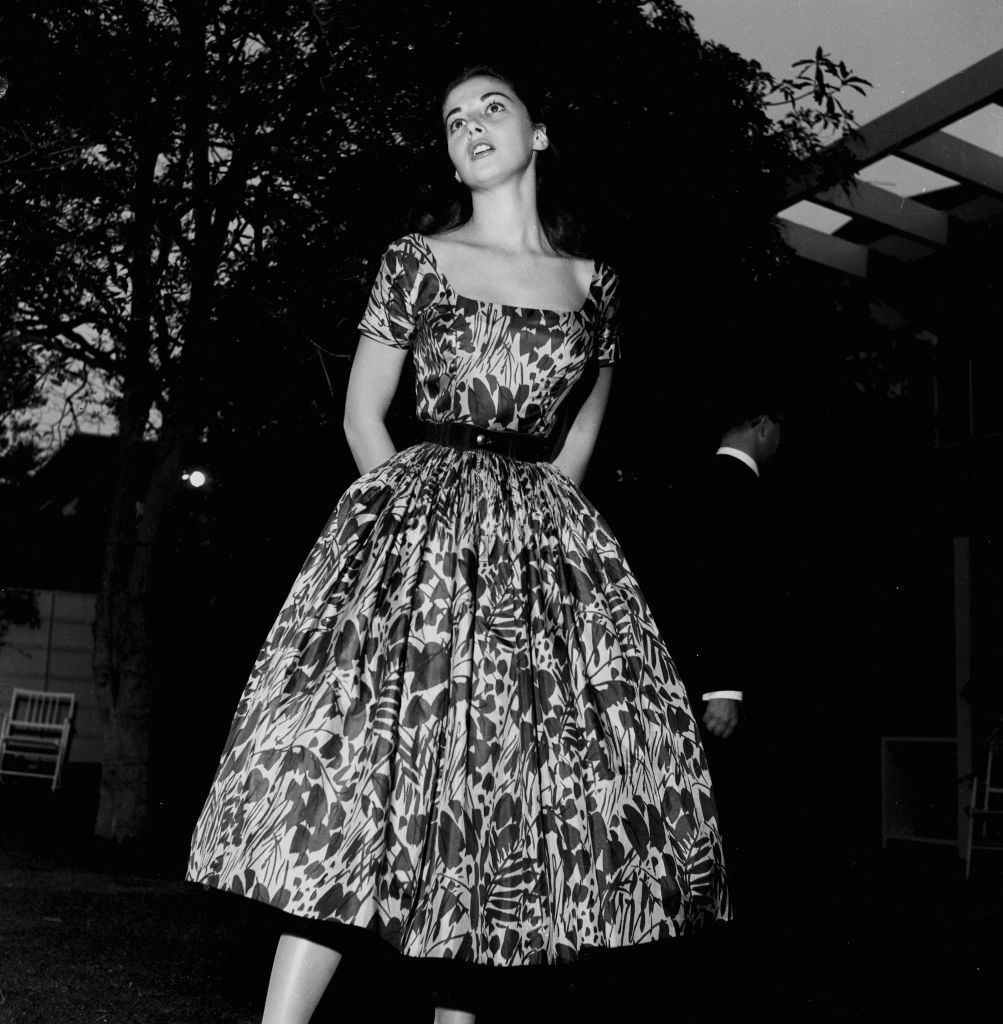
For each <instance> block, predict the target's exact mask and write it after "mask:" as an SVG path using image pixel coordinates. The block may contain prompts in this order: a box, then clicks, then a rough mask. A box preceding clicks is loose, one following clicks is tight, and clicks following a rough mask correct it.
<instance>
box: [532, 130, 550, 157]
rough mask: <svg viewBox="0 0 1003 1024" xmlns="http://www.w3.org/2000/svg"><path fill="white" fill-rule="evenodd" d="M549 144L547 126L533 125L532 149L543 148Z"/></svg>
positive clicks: (538, 149)
mask: <svg viewBox="0 0 1003 1024" xmlns="http://www.w3.org/2000/svg"><path fill="white" fill-rule="evenodd" d="M549 145H550V139H548V138H547V126H546V125H545V124H535V125H533V149H534V150H536V151H540V150H544V149H546V148H547V147H548V146H549Z"/></svg>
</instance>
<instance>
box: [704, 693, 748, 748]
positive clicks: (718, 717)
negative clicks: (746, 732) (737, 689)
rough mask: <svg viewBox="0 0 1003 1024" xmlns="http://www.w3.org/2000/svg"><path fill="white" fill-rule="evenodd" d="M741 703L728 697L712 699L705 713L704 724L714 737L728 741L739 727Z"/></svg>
mask: <svg viewBox="0 0 1003 1024" xmlns="http://www.w3.org/2000/svg"><path fill="white" fill-rule="evenodd" d="M739 703H740V702H739V701H737V700H730V699H729V698H727V697H712V698H711V699H710V700H709V701H707V709H706V710H705V711H704V713H703V724H704V725H706V726H707V731H708V732H710V733H711V735H713V736H720V737H721V739H723V740H726V739H727V738H728V737H729V736H730V735H731V734H732V733H733V732H734V731H735V726H736V725H738V705H739Z"/></svg>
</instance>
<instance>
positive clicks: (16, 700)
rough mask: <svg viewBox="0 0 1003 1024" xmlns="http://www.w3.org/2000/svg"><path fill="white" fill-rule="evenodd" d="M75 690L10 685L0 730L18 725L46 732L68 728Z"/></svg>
mask: <svg viewBox="0 0 1003 1024" xmlns="http://www.w3.org/2000/svg"><path fill="white" fill-rule="evenodd" d="M76 702H77V698H76V694H73V693H48V692H45V691H42V690H22V689H19V688H16V687H15V689H14V692H13V693H12V694H11V697H10V713H9V714H8V715H7V718H6V720H5V722H4V731H5V732H10V731H11V730H14V729H17V728H22V729H28V730H36V729H37V730H38V731H39V732H49V731H51V730H54V729H64V728H68V727H69V724H70V720H71V719H72V718H73V711H74V709H75V707H76Z"/></svg>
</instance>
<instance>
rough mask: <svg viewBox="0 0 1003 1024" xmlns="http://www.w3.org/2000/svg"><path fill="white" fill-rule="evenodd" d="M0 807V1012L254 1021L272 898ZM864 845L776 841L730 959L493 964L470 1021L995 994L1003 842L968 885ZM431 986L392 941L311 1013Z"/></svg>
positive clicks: (913, 853) (665, 1017) (679, 1015)
mask: <svg viewBox="0 0 1003 1024" xmlns="http://www.w3.org/2000/svg"><path fill="white" fill-rule="evenodd" d="M0 814H2V817H0V828H2V831H0V1024H50V1022H51V1024H209V1022H212V1024H256V1022H257V1021H259V1020H260V1005H261V999H262V995H263V993H264V988H265V985H266V982H267V977H268V969H269V961H270V957H271V951H272V948H273V945H274V941H275V934H276V932H275V922H274V921H273V920H272V919H271V917H270V916H269V914H268V913H267V912H265V911H263V910H262V909H261V908H259V907H258V906H256V905H254V904H251V903H250V902H248V901H245V900H241V899H238V898H233V897H228V896H221V895H218V894H211V893H205V892H203V891H201V890H200V889H198V888H196V887H194V886H190V885H188V884H186V883H184V882H183V881H181V880H180V876H181V874H182V870H183V864H182V863H181V862H180V861H179V860H178V859H177V856H176V854H175V853H168V854H167V855H166V856H158V855H157V854H156V853H155V852H154V853H151V851H150V850H145V851H139V852H136V851H129V850H122V849H118V850H116V849H113V848H110V847H107V846H103V845H102V844H100V843H97V842H96V841H94V840H90V839H84V838H81V837H80V836H72V835H67V834H65V830H64V829H61V828H60V827H59V825H58V824H57V823H53V822H51V821H44V820H39V819H38V818H37V815H36V817H35V818H32V815H31V813H30V812H26V811H25V808H24V797H23V794H21V793H19V794H17V798H16V799H12V798H11V795H10V792H9V791H8V792H3V787H0ZM872 853H873V855H872V856H867V857H865V858H864V859H862V860H858V861H856V862H852V863H851V862H848V861H846V860H845V859H844V858H843V857H842V856H834V855H833V854H832V852H831V851H828V852H826V851H823V850H822V849H821V848H816V849H814V850H813V849H811V848H807V847H805V848H802V849H801V850H800V851H797V850H790V851H788V852H787V853H786V854H785V855H784V856H783V857H782V858H780V859H778V862H777V873H776V875H775V877H774V878H773V879H772V880H771V883H770V888H769V890H767V889H766V888H765V887H764V888H763V896H764V899H763V901H762V902H761V903H760V904H759V905H758V906H757V907H756V908H754V909H753V910H751V911H750V912H749V913H747V914H746V920H745V925H744V938H742V936H741V933H736V934H738V935H739V937H740V938H742V944H741V948H740V954H741V955H740V957H738V958H734V957H729V953H728V947H727V946H726V945H721V944H720V943H718V944H714V943H713V942H712V943H709V944H706V945H701V946H698V947H694V948H695V950H696V956H686V957H681V956H679V955H677V953H678V950H677V949H675V948H673V947H671V946H663V947H658V946H656V947H648V948H646V949H644V950H642V951H640V952H639V953H638V954H637V955H634V954H633V953H632V954H628V955H627V956H619V955H616V956H609V957H606V958H602V957H599V958H597V959H596V960H594V961H593V962H591V963H589V964H585V965H582V967H581V968H575V969H566V968H544V969H528V971H529V972H530V973H523V972H513V973H510V972H504V973H505V976H504V978H503V977H502V976H501V975H500V974H499V975H497V976H496V975H495V974H492V973H489V974H488V977H487V982H486V983H485V986H484V987H483V988H482V989H481V993H482V995H483V996H484V1006H483V1012H482V1014H481V1016H480V1017H479V1018H478V1024H496V1022H501V1021H512V1020H515V1021H517V1022H518V1024H532V1022H533V1021H541V1022H542V1021H548V1020H553V1021H561V1022H563V1021H565V1020H575V1021H589V1020H595V1021H597V1022H600V1021H602V1022H603V1024H606V1022H608V1021H617V1022H618V1021H620V1020H624V1021H627V1020H645V1021H665V1022H670V1021H671V1022H672V1024H679V1022H685V1021H690V1020H699V1021H700V1022H702V1024H703V1022H707V1021H716V1020H722V1021H723V1020H727V1021H731V1022H733V1021H734V1020H735V1019H736V1016H739V1017H749V1016H752V1015H755V1016H760V1015H762V1016H764V1017H765V1019H768V1020H771V1021H775V1022H776V1021H780V1022H787V1021H791V1022H800V1021H895V1022H897V1021H902V1020H912V1021H925V1020H930V1021H934V1020H936V1021H954V1020H964V1019H968V1017H969V1016H971V1015H974V1014H977V1013H978V1011H979V1009H980V1008H982V1007H986V1006H992V1005H997V1006H998V1005H1000V1002H1001V998H1003V988H1001V980H1000V974H1001V972H1000V970H999V964H1000V962H1001V960H1000V953H1001V952H1003V942H1001V935H1000V931H1001V928H1000V923H1001V920H1003V917H1001V910H1003V895H1001V885H1000V882H1001V879H1003V875H1001V874H999V873H998V871H999V870H1000V869H1003V863H1001V862H1003V857H1000V856H999V855H990V854H984V855H983V859H982V861H981V862H977V863H976V872H975V874H974V876H973V879H972V881H970V882H968V883H966V882H965V881H964V880H963V879H962V877H961V871H960V870H959V863H958V861H957V859H956V857H955V856H954V851H951V850H947V851H946V852H945V849H944V848H937V849H935V850H930V849H919V848H916V847H912V848H907V847H906V846H905V845H903V847H902V848H899V849H895V850H888V851H884V852H882V851H880V850H877V849H875V850H874V851H872ZM993 858H995V859H993ZM778 879H783V883H781V882H780V881H778ZM722 941H723V940H722ZM494 980H497V981H498V984H497V985H494V984H492V982H493V981H494ZM432 999H433V997H432V995H431V992H430V991H429V989H428V987H427V985H425V979H424V978H423V977H422V976H421V975H420V974H418V973H416V972H415V971H414V970H413V969H410V968H409V966H408V965H407V964H402V963H401V961H399V959H397V958H395V957H393V956H390V955H387V954H382V955H380V956H377V957H375V958H368V957H364V956H362V957H356V961H355V962H354V963H352V962H350V960H349V959H347V958H346V962H345V965H344V967H343V969H342V971H341V972H339V975H338V976H336V979H335V983H334V985H333V986H332V989H331V992H330V994H329V996H328V998H326V999H325V1002H324V1004H323V1005H322V1007H321V1009H320V1011H319V1012H318V1014H317V1024H324V1022H325V1021H335V1020H338V1021H345V1020H360V1021H366V1022H367V1024H369V1022H377V1021H381V1020H386V1021H394V1022H397V1024H404V1022H410V1021H415V1022H419V1021H431V1018H432ZM687 1003H688V1005H689V1006H690V1009H689V1010H687V1009H685V1008H684V1006H685V1005H686V1004H687ZM693 1007H695V1008H696V1009H695V1010H694V1009H693Z"/></svg>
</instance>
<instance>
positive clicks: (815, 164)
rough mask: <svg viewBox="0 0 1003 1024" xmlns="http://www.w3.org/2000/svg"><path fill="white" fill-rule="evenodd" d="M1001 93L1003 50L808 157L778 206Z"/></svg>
mask: <svg viewBox="0 0 1003 1024" xmlns="http://www.w3.org/2000/svg"><path fill="white" fill-rule="evenodd" d="M1000 93H1003V50H997V51H996V53H993V54H990V55H989V56H988V57H986V58H984V59H983V60H980V61H978V62H977V63H975V64H973V65H972V66H971V67H968V68H965V69H964V71H959V72H958V73H957V74H956V75H952V76H951V77H950V78H948V79H945V80H944V81H943V82H941V83H940V84H939V85H935V86H934V87H933V88H932V89H927V90H926V91H925V92H921V93H920V94H919V95H918V96H915V97H913V98H912V99H911V100H908V101H906V102H905V103H903V104H901V105H900V106H898V107H896V108H895V109H894V110H889V111H888V113H887V114H882V115H881V116H880V117H876V118H875V119H874V120H873V121H871V122H870V123H869V124H866V125H864V126H863V127H862V128H860V136H861V137H860V138H859V139H840V140H839V141H838V142H835V143H833V144H832V145H831V146H827V147H826V148H825V149H824V150H822V152H821V153H819V154H818V156H817V157H815V158H814V159H813V160H810V161H808V162H806V163H805V164H804V165H803V167H804V173H803V174H801V175H799V176H798V177H797V179H796V180H789V181H788V182H787V188H786V192H785V195H784V196H783V197H782V198H781V199H780V201H779V202H778V204H777V207H776V208H777V209H781V210H782V209H784V208H785V207H788V206H792V205H793V204H794V203H796V202H798V201H799V200H801V199H808V198H810V196H811V194H812V193H813V192H817V191H818V190H819V189H821V188H827V187H828V186H830V185H833V184H835V183H836V182H837V181H839V180H840V179H841V178H842V177H844V176H845V175H846V162H849V163H850V166H851V169H853V170H855V169H859V168H861V167H863V166H865V165H866V164H871V163H874V162H875V161H876V160H880V159H881V158H882V157H884V156H889V155H891V154H893V153H895V151H896V150H899V149H903V148H904V147H906V146H909V145H911V144H912V143H914V142H918V141H919V140H920V139H921V138H923V136H925V135H929V134H931V133H932V132H935V131H937V130H938V129H940V128H943V127H944V125H947V124H951V122H953V121H957V120H958V119H959V118H961V117H964V116H965V115H966V114H970V113H972V111H974V110H978V109H980V108H981V107H984V106H986V105H987V104H989V103H993V102H997V101H998V98H999V95H1000Z"/></svg>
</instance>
